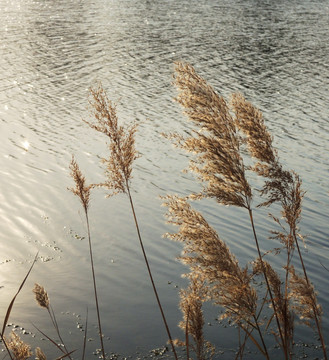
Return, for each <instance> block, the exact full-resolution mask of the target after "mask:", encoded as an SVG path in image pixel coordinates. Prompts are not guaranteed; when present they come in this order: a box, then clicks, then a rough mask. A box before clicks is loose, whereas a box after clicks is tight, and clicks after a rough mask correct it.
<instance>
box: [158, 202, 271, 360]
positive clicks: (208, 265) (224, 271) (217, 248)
mask: <svg viewBox="0 0 329 360" xmlns="http://www.w3.org/2000/svg"><path fill="white" fill-rule="evenodd" d="M162 199H163V205H164V206H166V207H167V209H168V211H167V213H166V218H167V222H168V223H170V224H172V225H175V226H178V227H179V230H178V231H177V232H176V233H167V234H165V236H166V237H167V238H169V239H171V240H174V241H179V242H182V243H183V245H184V247H183V254H182V255H181V256H180V257H179V259H180V260H181V261H182V262H183V263H185V264H186V265H188V266H189V267H190V269H191V273H192V274H195V276H197V277H200V279H202V280H203V281H204V282H205V284H206V289H207V297H208V298H209V299H210V300H212V301H213V303H214V304H216V305H219V306H221V307H223V308H224V309H225V312H224V314H223V315H222V316H221V319H224V318H229V319H230V320H231V321H233V322H235V323H237V324H238V326H239V327H241V328H242V329H243V330H244V331H246V332H247V334H248V336H251V331H250V330H248V329H249V328H252V329H253V330H256V331H257V332H258V334H259V338H260V340H259V341H257V340H256V339H255V338H253V341H254V342H255V343H256V344H257V346H258V348H259V349H260V351H261V352H262V353H263V354H264V355H265V356H266V357H267V358H268V352H267V348H266V344H265V342H264V338H263V335H262V332H261V329H260V323H259V321H258V318H257V293H256V291H255V289H254V288H253V287H252V284H251V280H252V274H249V273H248V269H247V268H241V267H240V266H239V263H238V261H237V259H236V258H235V256H234V255H233V254H232V253H231V252H230V250H229V248H228V246H227V245H226V243H225V242H224V241H223V240H221V238H220V237H219V236H218V234H217V232H216V231H215V230H214V229H213V228H212V227H211V226H210V225H209V224H208V222H207V221H206V220H205V219H204V217H203V216H202V215H201V213H199V212H198V211H196V210H195V209H193V208H192V207H191V205H190V204H189V203H188V201H187V198H182V197H178V196H176V195H167V196H166V197H162ZM189 276H191V275H189ZM197 284H198V283H197ZM203 291H204V290H203ZM184 294H185V293H184V292H183V295H184ZM203 294H204V295H205V293H203ZM183 301H184V302H186V300H184V297H183ZM186 311H187V309H186V308H185V312H184V321H186V320H185V318H186V317H187V315H186ZM193 316H196V314H194V313H193V312H191V313H190V314H189V318H190V317H193ZM198 319H199V316H196V319H192V318H191V319H189V323H190V322H191V323H193V321H196V323H197V324H199V326H200V324H201V322H200V321H199V320H198ZM183 323H184V322H183ZM183 323H181V325H183ZM199 332H200V331H199Z"/></svg>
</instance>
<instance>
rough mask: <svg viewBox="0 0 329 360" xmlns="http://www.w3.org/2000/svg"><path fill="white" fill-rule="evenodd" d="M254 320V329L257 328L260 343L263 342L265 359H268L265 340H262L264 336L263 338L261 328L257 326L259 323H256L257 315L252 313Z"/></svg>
mask: <svg viewBox="0 0 329 360" xmlns="http://www.w3.org/2000/svg"><path fill="white" fill-rule="evenodd" d="M254 320H255V325H256V329H257V331H258V334H259V337H260V340H261V342H262V344H263V349H264V351H265V356H266V359H267V360H269V359H270V356H269V354H268V351H267V347H266V345H265V341H264V338H263V334H262V331H261V329H260V327H259V325H258V321H257V317H256V316H255V315H254Z"/></svg>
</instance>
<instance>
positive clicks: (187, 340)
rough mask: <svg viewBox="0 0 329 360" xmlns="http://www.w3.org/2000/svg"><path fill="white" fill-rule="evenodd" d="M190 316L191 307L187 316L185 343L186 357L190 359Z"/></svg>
mask: <svg viewBox="0 0 329 360" xmlns="http://www.w3.org/2000/svg"><path fill="white" fill-rule="evenodd" d="M189 316H190V307H189V308H188V311H187V316H186V325H185V345H186V359H187V360H190V344H189V338H188V336H189V334H188V322H189Z"/></svg>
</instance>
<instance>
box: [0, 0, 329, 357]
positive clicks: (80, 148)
mask: <svg viewBox="0 0 329 360" xmlns="http://www.w3.org/2000/svg"><path fill="white" fill-rule="evenodd" d="M0 24H1V25H0V40H1V41H0V49H1V50H0V51H1V56H0V135H1V142H0V158H1V163H0V165H1V166H0V176H1V181H0V203H1V206H0V219H1V229H2V233H1V241H0V250H1V251H0V254H1V255H0V263H1V272H0V286H2V288H1V289H0V291H1V303H0V308H1V312H2V314H4V313H5V311H6V308H7V306H8V304H9V302H10V300H11V298H12V296H13V295H14V293H15V291H16V289H17V288H18V286H19V284H20V282H21V280H22V279H23V277H24V275H25V273H26V271H27V269H28V267H29V266H30V264H31V261H32V259H33V258H34V256H35V254H36V252H38V251H39V256H40V261H38V263H37V264H36V266H35V268H34V270H33V273H32V275H31V277H30V278H29V280H28V283H27V284H26V286H25V287H24V289H23V292H22V293H21V295H20V296H19V297H18V299H17V302H16V303H15V307H14V311H13V313H12V319H11V321H10V322H11V323H13V324H18V325H19V326H20V327H24V328H25V329H26V330H27V331H28V332H31V333H32V334H35V338H34V337H32V336H31V335H29V336H28V335H27V337H26V338H27V339H28V340H27V341H29V342H31V343H32V344H40V338H42V336H41V335H40V334H39V333H38V332H37V331H36V330H35V328H34V327H33V325H32V324H31V322H33V323H35V324H36V325H37V326H38V327H40V328H42V329H44V330H47V332H48V333H49V334H51V333H52V331H53V330H52V329H51V327H50V324H49V322H48V319H47V316H46V315H47V314H46V313H44V312H43V311H42V309H40V308H38V307H37V306H36V304H35V302H34V300H33V294H32V292H31V289H32V287H33V283H34V282H38V283H40V284H43V285H44V286H45V287H46V288H47V290H48V292H49V294H50V298H51V302H52V304H53V306H54V309H55V311H56V313H57V314H58V321H59V323H60V326H61V328H62V329H63V334H64V336H65V338H67V341H68V343H69V344H70V347H71V348H79V349H80V348H81V342H82V332H81V331H80V330H81V329H80V327H81V324H84V322H85V315H86V308H87V306H88V309H89V330H88V332H89V335H88V336H89V337H90V339H95V340H94V341H90V342H88V351H89V354H91V353H92V352H93V351H94V350H95V349H96V348H98V347H99V346H98V342H97V332H96V330H95V327H96V320H95V319H96V317H95V311H94V306H93V301H92V296H93V295H92V287H91V277H90V270H89V258H88V252H87V251H88V244H87V241H86V239H85V233H86V229H85V225H84V216H83V211H82V209H81V206H80V204H79V201H78V200H77V199H75V198H74V197H73V195H71V194H70V193H69V192H68V191H67V187H69V186H72V180H71V179H70V176H69V170H68V165H69V162H70V159H71V156H72V154H75V156H76V158H77V159H78V161H79V164H80V166H81V168H82V169H83V172H84V173H85V175H86V177H87V179H88V181H90V182H98V181H102V179H103V170H102V167H101V165H100V162H99V158H100V157H101V156H105V155H106V153H107V149H106V144H105V139H104V138H103V137H102V136H101V135H100V134H97V133H95V132H93V131H92V130H91V129H90V128H88V126H87V125H86V124H85V123H83V121H82V119H86V118H88V116H89V115H88V110H87V103H88V101H87V97H88V88H89V87H90V86H91V85H93V84H94V83H95V81H102V83H103V85H104V87H105V88H106V90H107V91H108V94H109V96H110V97H111V99H113V100H114V101H115V102H116V103H117V105H118V114H119V117H120V119H121V120H122V121H131V120H134V121H136V122H138V123H139V132H138V134H137V139H136V141H137V148H138V150H139V152H140V154H141V157H140V159H138V161H137V162H136V166H135V169H134V174H133V175H134V178H133V183H132V186H133V196H134V199H135V203H136V211H137V215H138V217H139V219H140V222H141V228H142V234H143V237H144V241H145V246H146V249H147V253H148V255H149V258H150V262H151V266H152V268H153V270H154V275H155V281H156V283H157V284H158V287H159V292H160V297H161V298H162V301H163V303H164V307H165V311H166V313H167V316H168V321H169V324H170V327H171V328H172V332H173V335H174V337H178V336H180V337H182V334H181V332H180V330H179V329H178V328H177V326H176V324H177V323H178V321H179V319H180V312H179V309H178V308H177V303H178V300H179V298H178V291H179V288H180V287H181V286H183V285H184V281H183V280H182V279H181V278H180V274H181V273H182V272H184V271H185V270H186V269H185V268H184V267H183V266H182V265H180V264H179V263H178V262H177V261H176V260H175V257H176V256H177V255H179V253H180V251H181V248H180V246H179V244H175V243H170V242H168V241H167V240H165V239H163V238H162V234H163V233H165V232H166V231H169V230H170V227H168V226H167V225H165V222H164V219H163V213H164V209H163V208H161V207H160V204H161V202H160V201H159V199H158V195H164V194H166V193H178V194H187V193H188V192H190V191H193V190H197V189H198V188H199V185H198V184H196V183H195V182H194V180H193V178H192V177H190V176H188V175H184V174H182V173H181V169H182V168H184V167H186V165H187V161H188V159H187V157H186V156H185V155H184V154H180V153H178V152H177V151H175V150H174V149H173V148H172V146H171V145H170V144H169V142H168V141H167V140H166V139H164V138H163V137H161V133H162V132H168V131H175V130H177V131H184V130H186V129H188V128H189V127H190V125H189V124H187V123H186V119H185V118H184V117H183V116H182V114H181V109H180V108H179V107H178V105H177V104H175V103H173V101H172V99H173V97H174V96H175V95H176V92H175V89H174V88H173V87H172V84H171V82H172V73H173V68H174V67H173V63H174V61H177V60H183V61H187V62H190V63H191V64H193V65H194V66H195V68H196V70H197V71H198V72H199V73H200V74H201V75H202V76H203V77H204V78H205V79H207V80H208V81H209V83H210V84H211V85H213V86H214V87H215V88H216V90H218V91H219V92H220V93H222V94H223V95H225V96H227V95H229V94H230V93H231V92H235V91H240V92H242V93H243V94H244V95H245V96H246V97H247V99H248V100H250V101H252V102H253V103H254V104H255V105H256V106H258V107H259V108H260V109H261V110H262V111H263V113H264V116H265V118H266V120H267V125H268V127H269V129H270V130H271V131H272V133H273V135H274V136H275V145H276V146H277V148H278V149H279V154H280V158H281V160H282V162H283V163H284V164H285V165H286V166H287V167H289V168H293V169H294V170H295V171H296V172H297V173H299V174H300V175H301V176H302V179H303V184H304V188H305V189H306V190H307V194H306V196H305V201H304V213H303V221H302V224H301V228H302V229H301V230H302V232H303V233H304V234H306V235H308V239H307V248H305V249H304V250H303V251H304V254H305V259H306V263H307V268H308V269H309V275H310V277H311V278H312V280H313V281H314V283H315V285H316V288H317V289H318V291H319V300H320V302H321V303H322V305H323V308H324V311H325V314H326V313H328V311H329V303H328V298H329V292H328V286H327V281H325V279H327V278H328V270H327V269H329V261H328V252H329V251H328V226H327V219H328V215H329V211H328V170H329V160H328V150H329V145H328V144H329V142H328V140H329V135H328V134H329V132H328V117H329V115H328V114H329V111H328V98H329V91H328V89H329V60H328V52H329V45H328V44H329V31H328V29H329V2H328V0H323V1H320V0H315V1H306V0H305V1H304V0H303V1H298V2H297V1H283V0H281V1H280V0H279V1H275V2H272V1H257V0H247V1H238V0H234V1H225V0H220V1H216V2H214V1H210V0H203V1H194V0H193V1H186V0H181V1H171V0H169V1H158V0H155V1H146V0H142V1H135V0H134V1H128V0H127V1H117V0H112V1H105V0H93V1H91V0H89V1H88V0H86V1H63V0H56V1H32V0H23V1H19V2H18V1H14V0H2V1H1V2H0ZM104 195H105V194H104V192H102V191H101V190H99V191H98V192H95V193H94V194H93V197H92V203H91V212H90V217H91V226H92V236H93V241H94V251H95V261H96V272H97V279H98V283H99V289H100V290H99V292H100V294H99V295H100V302H101V311H102V314H103V318H104V319H105V321H104V325H103V326H104V329H103V330H104V333H105V339H106V342H105V343H106V347H107V349H108V351H109V352H110V351H113V352H118V353H121V354H126V355H130V354H135V353H136V351H141V352H142V353H143V354H145V353H146V352H148V351H149V350H150V349H152V348H154V347H160V346H163V345H164V344H165V342H166V334H165V331H164V329H163V326H162V323H161V318H160V316H159V313H158V309H157V307H156V305H155V301H154V296H153V294H152V290H151V287H150V284H149V280H148V278H147V273H146V269H145V265H144V263H143V259H142V256H141V251H140V248H139V245H138V242H137V238H136V233H135V228H134V225H133V220H132V218H131V215H130V208H129V204H128V201H127V198H126V197H125V196H122V195H120V196H117V197H114V198H111V199H104ZM200 209H201V210H202V211H204V213H205V216H206V217H207V219H209V221H210V222H211V224H212V225H214V226H215V227H216V228H217V229H218V230H219V231H220V234H221V236H222V237H223V238H224V239H225V240H227V241H228V243H229V244H230V247H231V249H232V251H233V252H234V253H235V254H236V255H237V257H238V258H239V260H240V261H241V263H242V264H245V263H246V262H247V261H249V260H250V259H251V258H252V257H253V256H255V249H254V245H253V242H252V238H251V233H250V228H249V224H248V218H247V214H245V213H244V212H242V211H240V210H236V209H230V208H223V207H218V205H216V204H214V203H213V202H207V203H204V204H202V205H200ZM256 221H257V228H258V231H259V234H260V236H261V237H262V238H263V239H264V240H263V247H264V249H268V248H270V247H272V246H273V243H271V242H269V241H268V240H266V238H267V236H268V230H269V228H270V226H271V223H270V221H269V220H268V219H267V214H266V212H265V213H261V212H260V213H257V214H256ZM224 225H225V226H224ZM322 265H323V266H322ZM216 314H217V312H212V313H211V315H209V317H208V318H207V320H206V323H211V324H212V325H214V326H213V327H211V326H207V328H206V332H207V336H208V337H209V339H210V340H211V341H213V342H214V343H215V344H216V345H217V346H218V349H223V350H224V351H225V352H224V355H222V356H223V358H225V357H226V358H228V359H230V358H232V353H233V352H234V350H235V349H236V347H237V342H235V341H232V339H236V332H235V329H232V330H230V331H227V330H226V331H222V329H221V327H218V328H217V327H216V328H215V326H217V325H216V321H215V320H214V318H215V317H216ZM214 328H215V331H214V330H213V329H214ZM324 329H325V333H326V334H327V333H328V330H329V324H328V321H327V316H325V317H324ZM297 331H298V336H299V338H300V339H301V341H305V340H308V342H310V341H309V339H311V343H312V344H313V343H314V344H317V341H316V339H314V337H313V334H312V333H310V332H308V331H304V330H303V331H299V330H297ZM218 334H220V336H218ZM33 336H34V335H33ZM41 345H43V343H42V344H41ZM42 347H43V348H44V349H45V350H47V351H48V353H51V351H53V348H52V346H50V345H47V344H46V342H44V345H43V346H42ZM300 348H301V347H300ZM300 348H299V350H300ZM136 349H137V350H136ZM139 349H140V350H139ZM300 351H301V353H302V350H300ZM312 351H313V348H312ZM312 354H315V356H321V353H320V354H319V353H318V352H317V351H316V350H314V352H312ZM53 356H57V355H53ZM133 356H135V355H133ZM78 357H79V355H78V353H77V355H76V358H78Z"/></svg>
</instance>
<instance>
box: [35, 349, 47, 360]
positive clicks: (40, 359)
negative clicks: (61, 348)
mask: <svg viewBox="0 0 329 360" xmlns="http://www.w3.org/2000/svg"><path fill="white" fill-rule="evenodd" d="M35 355H36V360H47V357H46V355H45V354H44V352H43V351H42V350H41V349H40V348H39V347H37V348H36V349H35Z"/></svg>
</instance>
